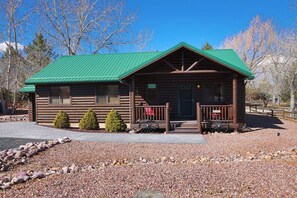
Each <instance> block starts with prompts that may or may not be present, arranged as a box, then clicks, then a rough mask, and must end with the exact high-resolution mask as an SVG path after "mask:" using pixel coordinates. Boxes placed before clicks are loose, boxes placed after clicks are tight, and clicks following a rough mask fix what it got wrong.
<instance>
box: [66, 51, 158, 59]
mask: <svg viewBox="0 0 297 198" xmlns="http://www.w3.org/2000/svg"><path fill="white" fill-rule="evenodd" d="M161 52H163V51H150V52H119V53H104V54H77V55H62V56H61V58H62V57H76V56H96V55H118V54H145V53H161Z"/></svg>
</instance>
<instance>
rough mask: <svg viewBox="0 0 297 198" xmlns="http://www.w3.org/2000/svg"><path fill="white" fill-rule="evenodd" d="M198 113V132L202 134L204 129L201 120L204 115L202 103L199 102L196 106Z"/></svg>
mask: <svg viewBox="0 0 297 198" xmlns="http://www.w3.org/2000/svg"><path fill="white" fill-rule="evenodd" d="M196 111H197V112H196V113H197V130H198V132H199V133H201V132H202V127H201V119H202V115H201V106H200V103H199V102H197V104H196Z"/></svg>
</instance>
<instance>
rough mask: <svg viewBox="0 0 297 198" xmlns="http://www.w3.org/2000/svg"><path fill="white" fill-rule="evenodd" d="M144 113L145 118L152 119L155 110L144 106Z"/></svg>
mask: <svg viewBox="0 0 297 198" xmlns="http://www.w3.org/2000/svg"><path fill="white" fill-rule="evenodd" d="M144 115H145V116H146V117H147V119H149V120H153V119H154V116H155V115H156V114H155V111H154V109H153V108H151V107H146V108H145V109H144Z"/></svg>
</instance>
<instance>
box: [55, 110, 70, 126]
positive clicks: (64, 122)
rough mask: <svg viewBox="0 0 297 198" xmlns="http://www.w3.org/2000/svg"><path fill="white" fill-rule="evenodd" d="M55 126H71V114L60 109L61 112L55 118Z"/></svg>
mask: <svg viewBox="0 0 297 198" xmlns="http://www.w3.org/2000/svg"><path fill="white" fill-rule="evenodd" d="M54 127H55V128H69V127H70V123H69V116H68V115H67V113H66V112H64V111H59V113H58V114H57V115H56V118H55V120H54Z"/></svg>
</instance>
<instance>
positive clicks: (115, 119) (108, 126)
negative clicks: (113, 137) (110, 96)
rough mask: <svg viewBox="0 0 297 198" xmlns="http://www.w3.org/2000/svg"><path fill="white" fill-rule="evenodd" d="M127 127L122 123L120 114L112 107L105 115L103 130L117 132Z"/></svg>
mask: <svg viewBox="0 0 297 198" xmlns="http://www.w3.org/2000/svg"><path fill="white" fill-rule="evenodd" d="M126 128H127V125H126V124H125V123H124V121H123V119H122V118H121V115H120V114H118V112H116V111H115V110H114V109H112V110H111V111H110V112H109V113H108V114H107V117H106V120H105V130H106V131H109V132H118V131H123V130H125V129H126Z"/></svg>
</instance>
